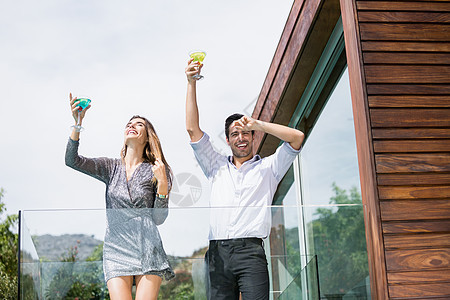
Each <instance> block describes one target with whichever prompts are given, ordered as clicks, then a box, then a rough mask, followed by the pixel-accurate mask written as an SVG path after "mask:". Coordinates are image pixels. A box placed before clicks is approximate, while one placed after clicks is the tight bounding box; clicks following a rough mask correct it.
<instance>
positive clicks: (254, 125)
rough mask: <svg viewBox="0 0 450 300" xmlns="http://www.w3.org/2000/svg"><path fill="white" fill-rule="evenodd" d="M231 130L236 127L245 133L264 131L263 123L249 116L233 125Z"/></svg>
mask: <svg viewBox="0 0 450 300" xmlns="http://www.w3.org/2000/svg"><path fill="white" fill-rule="evenodd" d="M230 127H231V128H232V127H234V128H236V129H239V130H243V131H251V130H263V129H262V122H261V121H259V120H255V119H253V118H251V117H249V116H243V117H242V118H240V119H239V120H236V121H234V122H233V123H231V126H230Z"/></svg>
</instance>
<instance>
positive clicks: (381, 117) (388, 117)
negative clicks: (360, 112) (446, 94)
mask: <svg viewBox="0 0 450 300" xmlns="http://www.w3.org/2000/svg"><path fill="white" fill-rule="evenodd" d="M370 119H371V121H372V127H450V109H448V108H445V109H434V108H432V109H431V108H430V109H425V108H424V109H422V108H420V109H419V108H412V109H407V108H398V109H397V108H392V109H391V108H386V109H383V108H372V109H371V110H370Z"/></svg>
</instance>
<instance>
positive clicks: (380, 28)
mask: <svg viewBox="0 0 450 300" xmlns="http://www.w3.org/2000/svg"><path fill="white" fill-rule="evenodd" d="M360 30H361V40H363V41H370V40H378V41H409V40H411V36H414V39H415V40H416V41H422V42H436V41H444V42H448V41H450V25H448V24H428V23H423V24H414V23H412V24H411V23H410V24H402V23H399V24H392V23H380V24H378V23H367V24H363V23H362V24H360Z"/></svg>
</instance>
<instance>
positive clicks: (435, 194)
mask: <svg viewBox="0 0 450 300" xmlns="http://www.w3.org/2000/svg"><path fill="white" fill-rule="evenodd" d="M378 192H379V197H380V199H383V200H395V199H441V198H449V197H450V186H447V185H442V186H438V185H435V186H380V187H379V188H378ZM448 217H450V214H449V215H448V216H447V218H448Z"/></svg>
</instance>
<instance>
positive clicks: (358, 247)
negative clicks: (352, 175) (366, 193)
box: [310, 183, 368, 294]
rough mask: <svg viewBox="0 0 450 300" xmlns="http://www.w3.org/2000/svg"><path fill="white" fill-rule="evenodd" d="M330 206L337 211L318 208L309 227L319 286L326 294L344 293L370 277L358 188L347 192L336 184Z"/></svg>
mask: <svg viewBox="0 0 450 300" xmlns="http://www.w3.org/2000/svg"><path fill="white" fill-rule="evenodd" d="M332 187H333V192H334V196H333V197H331V198H330V204H357V205H355V206H351V205H350V206H338V208H337V210H336V211H333V210H332V209H329V208H318V209H317V211H316V213H315V215H316V216H318V218H317V219H316V220H314V221H312V223H311V224H310V225H311V226H312V231H313V233H314V250H315V254H317V257H318V265H319V277H320V286H321V289H322V290H323V291H322V292H323V293H324V294H345V293H347V292H348V291H349V290H351V289H353V288H354V287H355V286H357V285H358V284H359V283H360V282H361V281H362V280H363V279H364V278H365V277H366V276H367V275H368V263H367V250H366V239H365V229H364V212H363V208H362V207H361V205H360V204H361V195H360V194H359V192H358V190H357V189H356V187H353V188H352V189H350V191H349V192H347V191H346V190H344V189H341V188H339V187H338V186H337V185H336V184H334V183H333V186H332Z"/></svg>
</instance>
